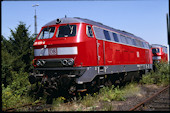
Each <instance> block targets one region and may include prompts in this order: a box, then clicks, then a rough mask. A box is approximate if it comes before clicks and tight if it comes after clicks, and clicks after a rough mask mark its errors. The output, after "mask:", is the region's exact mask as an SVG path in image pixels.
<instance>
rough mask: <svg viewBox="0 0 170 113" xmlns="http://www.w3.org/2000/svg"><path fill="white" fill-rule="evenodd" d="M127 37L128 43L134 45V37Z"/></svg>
mask: <svg viewBox="0 0 170 113" xmlns="http://www.w3.org/2000/svg"><path fill="white" fill-rule="evenodd" d="M126 39H127V42H128V44H130V45H133V43H132V39H131V38H129V37H126Z"/></svg>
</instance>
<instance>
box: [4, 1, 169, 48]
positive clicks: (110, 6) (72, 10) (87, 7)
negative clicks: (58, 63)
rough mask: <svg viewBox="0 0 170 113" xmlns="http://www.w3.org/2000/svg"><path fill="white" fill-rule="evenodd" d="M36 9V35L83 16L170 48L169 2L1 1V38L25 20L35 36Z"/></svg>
mask: <svg viewBox="0 0 170 113" xmlns="http://www.w3.org/2000/svg"><path fill="white" fill-rule="evenodd" d="M35 4H39V6H37V7H36V15H37V32H38V33H39V32H40V29H41V27H42V26H44V25H45V24H46V23H48V22H50V21H52V20H54V19H57V18H63V17H64V16H65V15H66V16H67V17H81V18H87V19H90V20H94V21H97V22H100V23H103V24H104V25H107V26H110V27H113V28H115V29H120V30H124V31H127V32H130V33H132V34H134V35H136V36H138V37H141V38H143V39H144V40H146V41H147V42H149V43H150V44H162V45H168V44H167V43H168V41H167V21H166V14H167V13H169V1H168V0H110V1H97V0H95V1H2V2H1V35H3V36H4V37H5V38H6V39H8V37H9V36H10V35H11V32H10V29H12V30H15V28H16V27H17V26H18V25H19V22H20V21H22V22H24V23H25V24H26V26H27V27H28V26H30V27H29V31H30V34H33V33H34V29H35V27H34V15H35V7H32V5H35Z"/></svg>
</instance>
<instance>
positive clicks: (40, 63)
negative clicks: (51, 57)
mask: <svg viewBox="0 0 170 113" xmlns="http://www.w3.org/2000/svg"><path fill="white" fill-rule="evenodd" d="M45 63H46V62H45V61H44V60H38V61H37V62H36V65H37V66H43V65H44V64H45Z"/></svg>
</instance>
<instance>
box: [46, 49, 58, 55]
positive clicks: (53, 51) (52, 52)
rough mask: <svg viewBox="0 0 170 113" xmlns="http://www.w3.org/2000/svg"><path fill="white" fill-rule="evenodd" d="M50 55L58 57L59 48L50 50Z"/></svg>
mask: <svg viewBox="0 0 170 113" xmlns="http://www.w3.org/2000/svg"><path fill="white" fill-rule="evenodd" d="M48 53H49V55H57V48H48Z"/></svg>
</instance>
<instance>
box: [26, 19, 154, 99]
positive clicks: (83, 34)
mask: <svg viewBox="0 0 170 113" xmlns="http://www.w3.org/2000/svg"><path fill="white" fill-rule="evenodd" d="M33 47H34V59H33V65H34V70H33V72H32V73H31V74H30V76H29V81H30V83H31V84H35V83H36V84H37V87H38V90H37V93H36V94H37V95H38V94H40V93H44V92H45V93H46V94H48V95H49V96H51V97H54V96H56V95H62V94H65V93H70V94H74V93H76V92H83V91H93V90H97V89H99V88H100V87H103V86H109V85H111V84H112V83H113V82H115V81H116V80H118V81H120V82H123V81H125V80H130V79H131V78H132V77H137V76H140V75H141V74H143V73H145V72H146V71H148V70H151V69H152V52H151V49H150V47H149V43H148V42H146V41H145V40H143V39H142V38H140V37H137V36H135V35H133V34H131V33H128V32H126V31H121V30H118V29H114V28H111V27H109V26H106V25H103V24H101V23H99V22H95V21H92V20H89V19H83V18H79V17H74V18H60V19H56V20H53V21H51V22H49V23H47V24H46V25H44V26H43V27H42V29H41V31H40V33H39V34H38V36H37V38H36V40H35V42H34V44H33ZM38 82H40V83H41V84H39V83H38Z"/></svg>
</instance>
